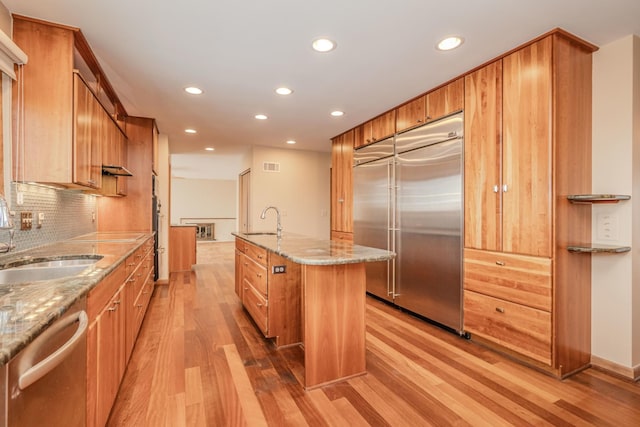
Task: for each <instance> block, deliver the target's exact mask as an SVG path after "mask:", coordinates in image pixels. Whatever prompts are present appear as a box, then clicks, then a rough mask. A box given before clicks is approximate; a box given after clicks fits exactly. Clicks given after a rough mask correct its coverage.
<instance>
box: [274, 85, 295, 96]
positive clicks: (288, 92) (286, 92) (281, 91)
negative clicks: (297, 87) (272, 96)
mask: <svg viewBox="0 0 640 427" xmlns="http://www.w3.org/2000/svg"><path fill="white" fill-rule="evenodd" d="M276 93H277V94H278V95H291V94H292V93H293V91H292V90H291V89H289V88H288V87H279V88H278V89H276Z"/></svg>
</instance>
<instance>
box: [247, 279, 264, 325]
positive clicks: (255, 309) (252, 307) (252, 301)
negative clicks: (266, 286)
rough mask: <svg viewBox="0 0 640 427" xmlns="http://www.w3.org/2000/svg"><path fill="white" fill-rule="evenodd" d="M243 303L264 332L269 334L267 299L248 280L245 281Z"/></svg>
mask: <svg viewBox="0 0 640 427" xmlns="http://www.w3.org/2000/svg"><path fill="white" fill-rule="evenodd" d="M242 304H243V305H244V306H245V308H246V309H247V311H248V312H249V314H250V315H251V317H252V318H253V320H254V321H255V322H256V325H258V328H259V329H260V330H261V331H262V333H263V334H264V335H265V336H267V316H268V311H267V310H268V307H267V300H266V299H265V298H264V297H263V296H262V295H261V294H260V293H258V291H256V290H255V289H254V288H253V286H251V284H250V283H249V282H247V281H246V280H245V281H244V282H243V289H242Z"/></svg>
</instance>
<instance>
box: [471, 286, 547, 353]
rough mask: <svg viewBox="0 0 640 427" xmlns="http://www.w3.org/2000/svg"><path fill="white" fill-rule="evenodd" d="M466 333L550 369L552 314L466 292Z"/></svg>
mask: <svg viewBox="0 0 640 427" xmlns="http://www.w3.org/2000/svg"><path fill="white" fill-rule="evenodd" d="M464 329H465V330H466V331H467V332H470V333H471V334H472V338H473V335H474V334H475V335H478V336H480V337H482V338H485V339H488V340H490V341H492V342H495V343H497V344H499V345H501V346H503V347H505V348H508V349H510V350H513V351H515V352H518V353H520V354H523V355H525V356H528V357H530V358H532V359H535V360H537V361H539V362H542V363H545V364H547V365H550V364H551V314H550V313H548V312H546V311H542V310H537V309H535V308H531V307H526V306H524V305H520V304H514V303H511V302H508V301H504V300H501V299H498V298H493V297H490V296H486V295H482V294H478V293H476V292H471V291H468V290H465V291H464Z"/></svg>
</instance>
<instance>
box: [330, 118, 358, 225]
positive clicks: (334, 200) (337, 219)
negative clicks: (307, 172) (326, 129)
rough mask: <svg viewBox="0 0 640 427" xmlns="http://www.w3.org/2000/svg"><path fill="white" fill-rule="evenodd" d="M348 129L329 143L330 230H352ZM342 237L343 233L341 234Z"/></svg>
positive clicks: (350, 134) (350, 137)
mask: <svg viewBox="0 0 640 427" xmlns="http://www.w3.org/2000/svg"><path fill="white" fill-rule="evenodd" d="M354 137H355V132H354V131H353V130H350V131H349V132H347V133H344V134H342V135H339V136H337V137H335V138H334V139H333V142H332V145H331V231H332V233H334V232H341V233H352V232H353V169H352V168H353V144H354ZM341 236H342V237H344V234H341Z"/></svg>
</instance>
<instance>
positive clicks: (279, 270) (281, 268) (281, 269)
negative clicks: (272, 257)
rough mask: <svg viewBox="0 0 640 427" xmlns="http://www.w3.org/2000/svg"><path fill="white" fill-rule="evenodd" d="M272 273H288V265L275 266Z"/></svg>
mask: <svg viewBox="0 0 640 427" xmlns="http://www.w3.org/2000/svg"><path fill="white" fill-rule="evenodd" d="M271 271H272V272H273V274H282V273H286V272H287V266H286V265H274V266H272V267H271Z"/></svg>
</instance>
